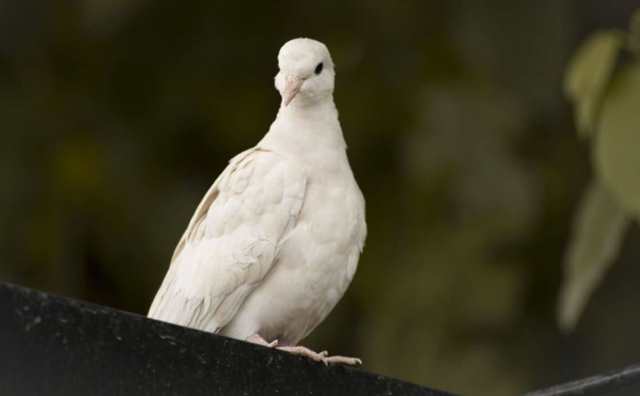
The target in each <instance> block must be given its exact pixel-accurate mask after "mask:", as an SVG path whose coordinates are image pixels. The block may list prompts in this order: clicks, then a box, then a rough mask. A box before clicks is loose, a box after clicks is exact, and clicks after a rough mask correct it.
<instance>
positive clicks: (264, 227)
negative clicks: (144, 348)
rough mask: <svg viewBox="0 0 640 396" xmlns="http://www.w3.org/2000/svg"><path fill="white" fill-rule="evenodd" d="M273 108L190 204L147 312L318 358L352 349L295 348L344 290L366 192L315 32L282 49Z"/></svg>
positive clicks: (355, 256) (352, 268)
mask: <svg viewBox="0 0 640 396" xmlns="http://www.w3.org/2000/svg"><path fill="white" fill-rule="evenodd" d="M278 67H279V71H278V73H277V74H276V76H275V87H276V89H277V90H278V91H279V93H280V96H281V102H280V107H279V109H278V112H277V115H276V118H275V120H274V121H273V123H272V124H271V126H270V128H269V129H268V131H267V133H266V134H265V135H264V136H263V138H262V139H261V140H260V141H259V142H258V144H257V145H256V146H254V147H253V148H250V149H248V150H246V151H243V152H241V153H240V154H238V155H236V156H235V157H233V158H232V159H231V160H230V161H229V164H228V166H227V167H226V168H225V169H224V171H223V172H222V173H221V174H220V175H219V176H218V178H217V179H216V180H215V181H214V183H213V185H212V186H211V187H210V189H209V190H208V191H207V192H206V194H205V195H204V198H203V199H202V201H201V202H200V204H199V205H198V206H197V208H196V210H195V213H194V214H193V217H192V218H191V220H190V222H189V224H188V226H187V228H186V230H185V232H184V234H183V235H182V238H181V239H180V240H179V242H178V245H177V246H176V248H175V251H174V253H173V257H172V258H171V262H170V265H169V268H168V270H167V273H166V275H165V277H164V280H163V281H162V284H161V286H160V288H159V289H158V292H157V294H156V296H155V298H154V300H153V302H152V304H151V307H150V309H149V313H148V317H149V318H152V319H156V320H160V321H165V322H170V323H174V324H178V325H182V326H186V327H191V328H195V329H198V330H202V331H207V332H211V333H215V334H219V335H222V336H227V337H231V338H235V339H239V340H243V341H247V342H252V343H254V344H258V345H262V346H265V347H270V348H277V349H279V350H283V351H286V352H290V353H292V354H295V355H300V356H306V357H308V358H311V359H313V360H315V361H318V362H323V363H325V364H330V363H339V364H349V365H356V364H361V363H362V361H361V360H360V359H358V358H355V357H348V356H340V355H334V356H330V355H329V354H328V352H327V351H321V352H316V351H314V350H312V349H310V348H307V347H305V346H303V345H300V341H301V340H303V339H304V338H305V337H306V336H307V335H309V333H311V332H312V331H313V330H314V329H315V328H316V327H317V326H318V325H319V324H320V323H321V322H322V321H323V320H324V319H325V318H326V317H327V315H328V314H329V313H330V311H331V310H332V309H333V308H334V307H335V306H336V304H337V303H338V301H339V300H340V299H341V298H342V296H343V295H344V294H345V292H346V290H347V288H348V287H349V285H350V283H351V281H352V279H353V277H354V274H355V272H356V268H357V266H358V261H359V258H360V255H361V253H362V251H363V247H364V243H365V239H366V234H367V225H366V220H365V200H364V196H363V194H362V192H361V190H360V188H359V186H358V184H357V182H356V180H355V178H354V175H353V171H352V169H351V166H350V164H349V160H348V157H347V151H346V150H347V145H346V143H345V139H344V136H343V133H342V128H341V125H340V122H339V120H338V111H337V108H336V105H335V103H334V99H333V92H334V85H335V67H334V63H333V60H332V58H331V55H330V53H329V50H328V49H327V47H326V46H325V45H324V44H323V43H321V42H319V41H316V40H313V39H310V38H296V39H293V40H290V41H288V42H286V43H285V44H284V45H283V46H282V47H281V48H280V51H279V52H278Z"/></svg>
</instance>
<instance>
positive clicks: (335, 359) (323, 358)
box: [277, 345, 362, 366]
mask: <svg viewBox="0 0 640 396" xmlns="http://www.w3.org/2000/svg"><path fill="white" fill-rule="evenodd" d="M277 349H279V350H281V351H285V352H289V353H292V354H294V355H300V356H305V357H308V358H310V359H312V360H315V361H316V362H322V363H324V364H325V365H329V364H334V363H342V364H349V365H352V366H355V365H357V364H362V360H360V359H358V358H353V357H348V356H328V355H329V352H327V351H322V352H315V351H313V350H311V349H309V348H307V347H304V346H301V345H298V346H282V347H277Z"/></svg>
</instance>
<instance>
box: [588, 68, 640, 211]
mask: <svg viewBox="0 0 640 396" xmlns="http://www.w3.org/2000/svg"><path fill="white" fill-rule="evenodd" d="M593 156H594V163H595V170H596V173H597V175H598V177H599V178H600V180H602V182H603V184H604V185H605V186H606V187H607V189H609V190H610V191H611V193H612V194H613V195H614V196H615V198H616V199H617V200H618V202H619V203H620V204H621V205H622V207H623V208H625V209H626V210H627V211H628V212H630V213H631V214H632V215H633V216H634V217H635V218H637V219H638V218H640V64H639V63H636V64H629V65H627V66H625V67H624V68H622V69H621V70H620V71H619V72H618V73H616V76H615V78H614V80H613V81H612V83H611V86H610V88H609V90H608V92H607V96H606V97H605V100H604V102H603V106H602V116H601V122H600V125H599V127H598V139H597V141H596V146H595V150H594V151H593Z"/></svg>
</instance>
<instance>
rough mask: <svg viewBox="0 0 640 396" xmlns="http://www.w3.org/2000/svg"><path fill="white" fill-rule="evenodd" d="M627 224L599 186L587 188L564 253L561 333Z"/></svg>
mask: <svg viewBox="0 0 640 396" xmlns="http://www.w3.org/2000/svg"><path fill="white" fill-rule="evenodd" d="M628 224H629V217H628V216H627V214H626V212H625V211H624V210H623V209H622V208H621V207H620V206H619V205H618V203H617V202H616V200H615V198H614V197H613V196H612V195H611V194H610V193H609V191H607V190H606V189H605V188H604V187H603V186H602V185H601V184H600V183H599V182H597V181H594V182H592V183H591V185H590V186H589V187H588V189H587V191H586V193H585V195H584V197H583V199H582V202H581V204H580V207H579V208H578V212H577V213H576V216H575V219H574V225H573V235H572V238H571V241H570V243H569V247H568V248H567V250H566V252H565V261H564V272H565V278H564V281H563V285H562V289H561V291H560V296H559V301H558V322H559V325H560V327H561V328H562V329H564V330H566V331H570V330H572V329H573V328H574V327H575V324H576V322H577V321H578V318H579V317H580V314H581V313H582V311H583V310H584V308H585V306H586V304H587V301H588V300H589V297H590V296H591V294H592V293H593V291H594V289H595V288H596V287H597V286H598V284H599V283H600V281H601V280H602V277H603V276H604V274H605V273H606V271H607V269H608V268H609V266H610V265H611V264H612V263H613V261H614V259H615V257H616V255H617V252H618V249H619V247H620V245H621V242H622V239H623V237H624V232H625V229H626V228H627V226H628Z"/></svg>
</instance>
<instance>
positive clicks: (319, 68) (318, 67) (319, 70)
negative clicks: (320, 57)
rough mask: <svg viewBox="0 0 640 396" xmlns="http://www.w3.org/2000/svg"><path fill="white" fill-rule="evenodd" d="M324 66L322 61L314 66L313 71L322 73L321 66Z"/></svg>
mask: <svg viewBox="0 0 640 396" xmlns="http://www.w3.org/2000/svg"><path fill="white" fill-rule="evenodd" d="M323 67H324V65H323V64H322V62H320V63H318V66H316V70H314V71H313V72H314V73H316V74H320V73H322V68H323Z"/></svg>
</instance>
